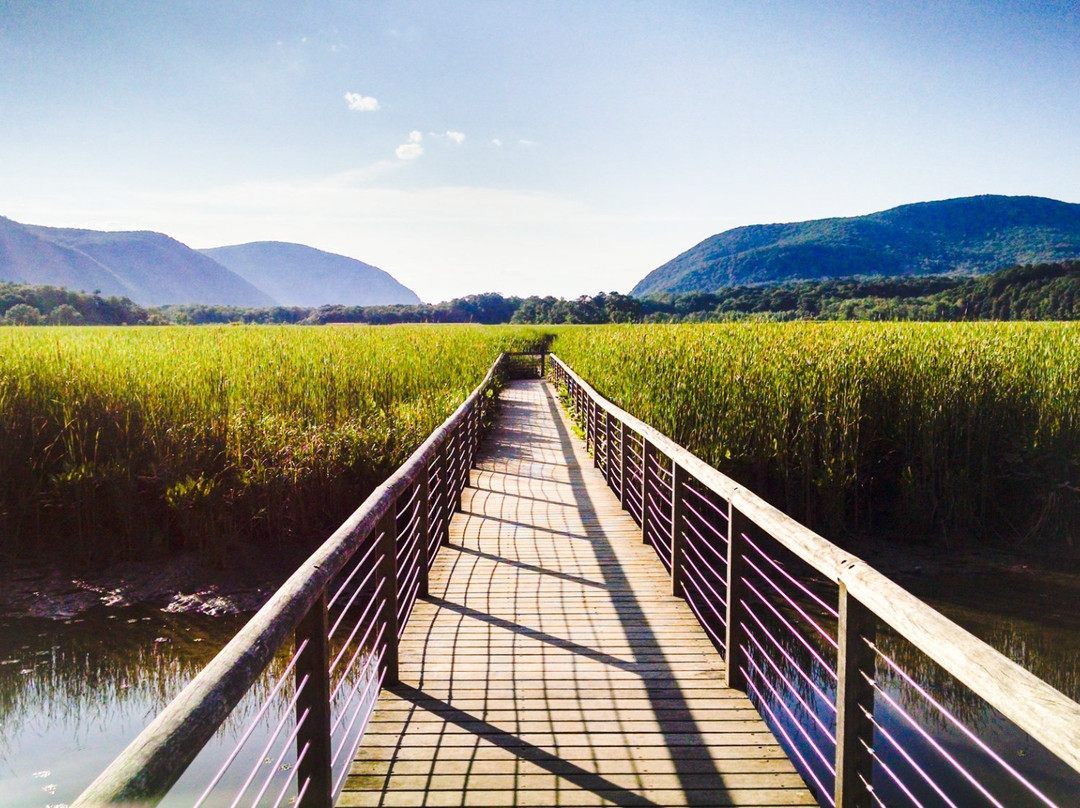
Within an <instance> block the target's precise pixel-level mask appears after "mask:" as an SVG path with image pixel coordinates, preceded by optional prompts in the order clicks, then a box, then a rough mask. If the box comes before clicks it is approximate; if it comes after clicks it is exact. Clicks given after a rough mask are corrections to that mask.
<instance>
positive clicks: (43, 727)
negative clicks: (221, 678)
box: [0, 607, 248, 808]
mask: <svg viewBox="0 0 1080 808" xmlns="http://www.w3.org/2000/svg"><path fill="white" fill-rule="evenodd" d="M247 617H248V616H246V615H233V616H229V617H216V618H211V617H206V616H204V615H199V614H191V615H185V614H167V613H165V612H162V611H159V610H157V609H153V608H149V607H130V608H120V609H109V608H105V607H100V608H96V609H92V610H90V611H88V612H86V613H85V614H84V615H82V616H81V617H80V618H77V619H72V620H68V621H64V622H60V621H54V620H44V619H38V618H0V793H2V794H3V795H4V798H3V805H4V808H23V806H37V807H38V808H41V807H42V806H48V805H60V804H64V803H69V802H71V801H72V800H74V799H75V797H77V796H78V795H79V793H80V792H81V791H82V790H83V789H84V788H85V787H86V786H87V785H89V783H90V782H91V781H92V780H93V779H94V778H95V777H96V776H97V775H98V774H99V773H100V772H101V771H102V769H104V768H105V767H106V766H107V765H108V764H109V763H111V762H112V760H113V758H115V757H116V755H117V754H119V753H120V752H121V751H122V750H123V749H124V747H125V746H127V744H128V743H129V742H130V741H131V740H132V739H133V738H134V737H135V736H136V735H137V734H138V733H139V731H140V730H141V729H142V728H143V727H144V726H145V725H146V724H147V723H149V721H150V720H151V719H153V717H154V716H155V715H156V714H157V713H158V712H159V711H160V710H161V709H162V708H163V707H164V706H165V705H166V704H168V702H169V701H170V700H171V699H172V698H173V697H174V696H175V695H176V694H177V693H178V692H179V691H180V690H181V689H182V688H183V687H184V685H185V684H186V683H187V682H188V681H190V680H191V679H192V678H193V677H194V676H195V675H196V673H198V671H199V670H200V669H201V668H202V667H203V666H204V665H205V664H206V663H207V662H209V661H210V659H211V658H212V657H213V656H214V654H216V653H217V651H218V650H219V649H220V648H221V647H222V646H223V645H224V644H225V643H226V642H227V641H228V640H229V638H230V637H231V636H232V635H233V634H234V633H235V632H236V631H237V629H238V628H239V627H240V626H242V625H243V623H244V622H245V620H246V619H247ZM244 712H245V710H241V711H240V715H238V716H237V717H236V718H235V719H230V726H231V725H234V724H235V723H236V722H238V721H240V720H242V717H243V713H244ZM228 732H229V729H225V730H224V731H223V733H221V734H219V735H220V737H219V738H217V739H215V743H216V744H218V745H221V744H225V745H227V744H228V741H227V739H225V735H226V734H227V733H228Z"/></svg>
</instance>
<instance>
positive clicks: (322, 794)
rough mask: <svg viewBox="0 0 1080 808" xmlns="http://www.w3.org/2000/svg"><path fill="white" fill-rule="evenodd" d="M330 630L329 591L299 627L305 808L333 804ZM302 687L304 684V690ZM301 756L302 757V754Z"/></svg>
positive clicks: (299, 743) (299, 736)
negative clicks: (327, 610)
mask: <svg viewBox="0 0 1080 808" xmlns="http://www.w3.org/2000/svg"><path fill="white" fill-rule="evenodd" d="M329 632H330V625H329V619H328V617H327V613H326V591H325V590H324V591H323V592H322V594H321V595H319V599H318V600H316V601H315V603H313V604H312V605H311V608H310V609H308V613H307V614H306V615H305V616H304V619H303V620H302V621H300V625H298V626H297V627H296V645H297V647H300V646H301V645H302V646H303V650H302V651H301V652H300V656H299V657H298V658H297V660H296V688H297V690H298V691H299V695H298V696H297V698H296V721H297V724H298V725H299V729H298V730H297V733H296V755H297V758H298V759H300V763H299V765H298V766H297V770H296V777H297V782H298V783H301V784H302V783H304V782H305V781H306V782H307V784H308V785H307V789H306V790H305V791H304V801H303V808H310V806H319V808H330V806H331V805H332V804H333V799H334V794H333V791H334V778H333V775H332V774H331V771H330V755H331V749H330V641H329V638H328V635H329ZM301 687H302V688H303V689H302V690H301ZM301 756H302V757H301Z"/></svg>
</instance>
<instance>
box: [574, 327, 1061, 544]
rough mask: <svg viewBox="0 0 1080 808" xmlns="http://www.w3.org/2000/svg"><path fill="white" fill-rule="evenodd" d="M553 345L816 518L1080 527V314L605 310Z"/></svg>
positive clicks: (857, 529)
mask: <svg viewBox="0 0 1080 808" xmlns="http://www.w3.org/2000/svg"><path fill="white" fill-rule="evenodd" d="M553 350H554V351H555V352H556V353H558V354H559V356H561V357H562V358H563V359H565V360H566V361H567V362H569V364H570V365H571V366H572V367H573V368H574V369H575V370H577V371H578V372H579V373H580V374H581V375H582V376H583V377H584V378H585V379H587V380H588V381H589V382H590V383H592V384H594V385H596V386H597V388H598V389H599V390H600V391H601V392H602V393H603V394H604V395H606V396H608V397H610V398H612V399H613V400H615V401H616V402H617V403H618V404H619V405H620V406H622V407H624V408H625V409H627V410H628V411H630V412H631V413H633V414H635V415H637V416H638V417H639V418H641V419H642V420H644V421H646V422H648V423H650V424H652V425H654V426H655V427H657V428H658V429H660V430H661V431H663V432H665V433H666V434H668V435H669V436H670V437H672V438H673V439H674V440H676V441H677V442H678V443H680V444H682V445H684V446H686V447H687V448H689V449H691V450H692V451H693V452H695V453H696V454H698V455H699V456H701V457H702V458H703V459H705V460H706V461H708V462H709V463H711V464H713V465H715V466H717V467H718V468H720V469H721V470H723V471H725V472H726V473H728V474H729V475H730V476H732V477H734V478H735V479H736V480H738V481H739V482H741V483H743V484H746V485H749V486H751V487H752V488H754V489H755V490H757V491H758V492H759V493H761V494H763V495H764V496H766V498H767V499H769V500H771V501H772V502H774V503H775V504H776V505H777V506H779V507H781V508H782V509H784V510H787V511H788V512H790V513H791V514H792V515H793V516H796V517H797V518H799V519H801V520H804V521H806V522H807V524H809V525H810V526H811V527H814V528H815V529H818V530H824V531H828V532H830V533H831V534H837V533H843V532H850V533H874V534H879V535H881V534H885V535H897V536H903V537H907V538H916V537H917V538H932V539H933V540H934V541H936V542H939V543H945V544H950V543H952V542H954V541H960V540H973V541H982V540H985V539H987V538H994V539H998V540H1002V541H1006V542H1012V543H1024V542H1027V543H1029V544H1033V543H1035V542H1036V541H1040V542H1043V543H1049V544H1053V543H1055V542H1067V543H1068V544H1070V545H1074V546H1075V544H1076V539H1077V535H1078V533H1080V325H1075V324H1056V323H977V324H907V323H891V324H885V323H881V324H878V323H784V324H767V323H762V324H746V323H744V324H730V325H701V326H698V325H680V326H638V327H620V326H598V327H586V328H567V329H562V330H560V331H559V332H558V337H557V338H556V341H555V343H554V346H553Z"/></svg>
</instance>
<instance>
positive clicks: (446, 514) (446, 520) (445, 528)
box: [433, 440, 450, 546]
mask: <svg viewBox="0 0 1080 808" xmlns="http://www.w3.org/2000/svg"><path fill="white" fill-rule="evenodd" d="M448 442H449V441H448V440H443V441H441V442H440V443H439V446H438V448H437V449H436V450H435V460H436V462H437V463H438V464H439V495H438V497H437V498H436V500H435V502H434V503H433V504H434V507H435V508H436V511H437V512H438V514H439V516H438V518H439V545H440V546H441V545H444V544H449V543H450V509H449V508H448V507H447V503H448V502H449V501H450V500H449V499H448V498H447V496H446V492H447V489H449V488H450V477H449V475H448V474H447V466H446V446H447V443H448Z"/></svg>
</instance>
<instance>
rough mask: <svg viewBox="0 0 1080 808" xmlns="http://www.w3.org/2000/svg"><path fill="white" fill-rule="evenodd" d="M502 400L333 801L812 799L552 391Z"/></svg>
mask: <svg viewBox="0 0 1080 808" xmlns="http://www.w3.org/2000/svg"><path fill="white" fill-rule="evenodd" d="M500 398H501V404H500V408H499V413H498V416H497V418H496V422H495V426H494V429H493V430H492V432H491V433H489V435H488V437H487V438H486V439H485V441H484V445H483V448H482V450H481V454H480V456H479V458H478V462H477V463H476V465H475V467H474V468H473V470H472V472H471V484H470V487H469V488H467V489H466V490H465V491H464V494H463V500H462V505H461V510H460V512H459V513H457V514H455V516H454V518H453V521H452V522H451V525H450V536H449V544H448V545H444V546H443V547H442V548H441V549H440V552H439V554H438V556H437V557H436V559H435V561H434V565H433V567H432V569H431V572H430V582H429V596H428V597H427V598H425V599H422V600H420V601H418V602H417V604H416V606H415V608H414V610H413V613H412V616H411V617H410V619H409V622H408V624H407V626H406V627H405V630H404V634H403V636H402V640H401V643H400V647H399V658H400V662H399V665H400V669H399V673H400V682H399V683H398V684H396V685H394V686H391V687H390V688H388V689H385V690H384V691H383V693H382V695H381V697H380V701H379V705H378V708H377V710H376V712H375V715H374V717H373V719H372V722H371V724H370V725H369V727H368V730H367V733H366V734H365V737H364V740H363V743H362V744H361V746H360V749H359V750H358V752H357V754H356V759H355V762H354V765H353V768H352V772H351V773H350V775H349V777H348V779H347V780H346V784H345V788H344V791H343V793H342V794H341V796H340V798H339V802H338V804H339V805H343V806H419V805H441V806H466V805H468V806H497V805H498V806H501V805H508V806H510V805H512V806H541V805H560V806H596V805H620V806H652V805H657V806H680V805H697V806H706V805H717V806H728V805H755V806H779V805H816V804H817V803H816V801H815V800H814V798H813V797H812V795H811V794H810V792H809V791H808V790H807V788H806V786H805V785H804V783H803V781H802V779H801V778H800V776H799V775H798V774H797V773H796V771H795V768H794V767H793V765H792V764H791V762H790V761H789V760H788V759H787V757H786V755H785V754H784V751H783V750H782V749H781V747H780V745H779V744H778V743H777V741H776V739H775V738H774V737H773V735H772V733H771V732H770V731H769V729H768V728H767V727H766V726H765V723H764V722H763V721H762V719H761V717H760V716H759V714H758V712H757V710H755V709H754V707H753V706H752V705H751V703H750V701H749V699H748V698H747V696H746V695H745V694H744V693H740V692H738V691H735V690H730V689H727V688H725V687H724V686H723V665H724V663H723V660H722V659H721V657H720V655H719V654H718V653H717V651H716V650H715V648H714V647H713V644H712V643H711V641H710V640H709V639H708V637H707V636H706V634H705V632H704V631H703V630H702V628H701V626H700V625H699V623H698V621H697V619H696V618H695V617H694V615H693V613H692V612H691V610H690V609H689V607H688V606H687V604H686V603H685V601H683V600H682V599H680V598H677V597H674V596H673V595H672V594H671V579H670V576H669V575H668V573H667V572H666V571H665V569H664V567H663V565H662V564H661V563H660V561H659V559H658V558H657V556H656V553H655V552H654V551H653V550H652V548H651V547H649V546H647V545H644V544H643V543H642V540H641V530H640V528H638V526H637V525H636V524H635V522H634V521H633V519H631V518H630V516H629V515H627V514H626V513H625V512H624V511H623V510H622V509H621V508H620V505H619V501H618V499H617V498H616V497H615V496H614V495H613V494H612V493H611V491H610V490H609V489H608V487H607V485H606V483H605V481H604V478H603V476H602V475H601V474H600V472H599V471H597V470H596V469H595V468H593V463H592V460H591V458H590V457H589V455H588V454H587V452H586V449H585V446H584V444H583V443H582V442H581V440H580V439H579V438H577V437H576V436H575V435H574V432H573V429H572V427H571V425H570V422H569V421H568V420H567V418H566V417H565V415H564V414H563V412H562V411H561V409H560V408H559V406H558V404H557V399H556V396H555V393H554V391H553V389H552V387H551V386H550V385H549V384H548V383H547V382H545V381H541V380H538V379H537V380H524V381H516V382H513V383H511V384H510V385H509V386H508V387H507V388H506V389H504V390H503V392H502V394H501V397H500Z"/></svg>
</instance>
